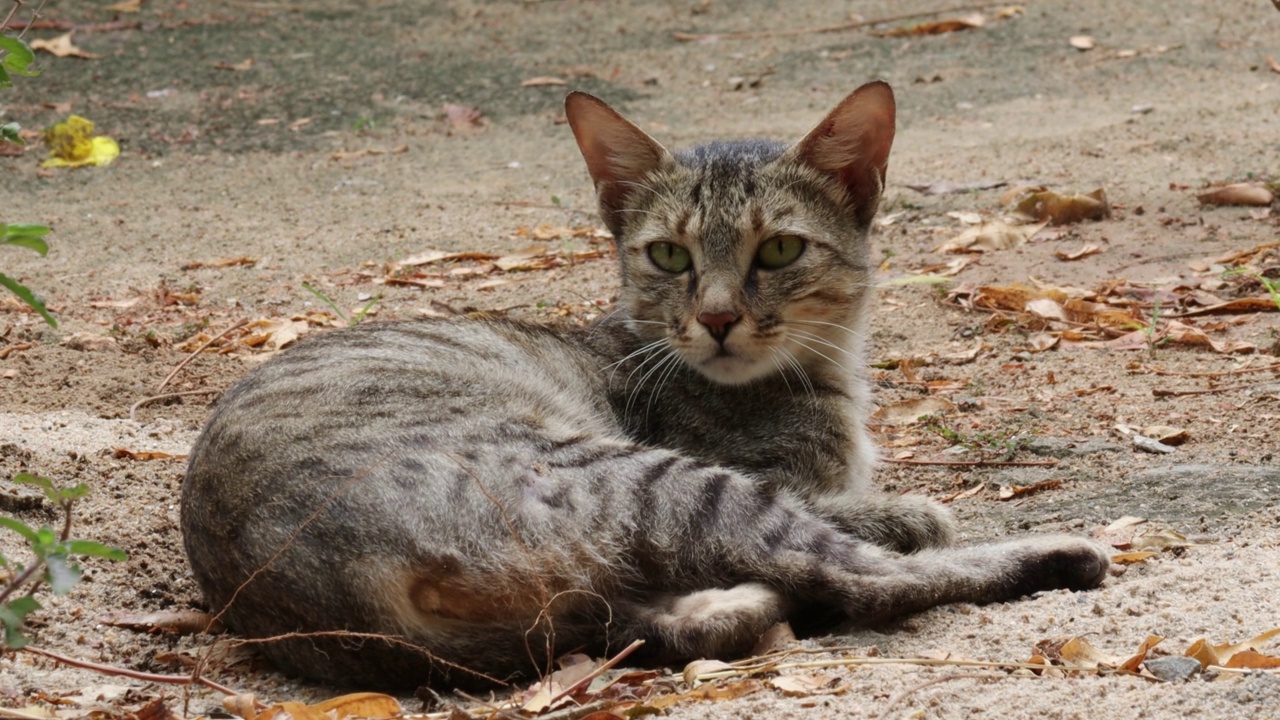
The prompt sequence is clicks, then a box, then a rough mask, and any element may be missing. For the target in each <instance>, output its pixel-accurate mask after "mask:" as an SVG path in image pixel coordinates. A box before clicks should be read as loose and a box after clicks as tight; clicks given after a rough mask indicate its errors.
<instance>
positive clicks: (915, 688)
mask: <svg viewBox="0 0 1280 720" xmlns="http://www.w3.org/2000/svg"><path fill="white" fill-rule="evenodd" d="M1005 677H1007V676H1005V675H992V674H984V673H956V674H953V675H943V676H942V677H936V678H933V679H932V680H926V681H924V682H922V683H919V684H917V685H912V686H911V687H909V688H907V689H906V690H903V691H902V692H900V693H898V694H897V695H894V696H893V697H892V698H890V699H889V702H888V703H887V704H886V705H885V706H884V710H883V711H881V713H880V715H879V716H878V717H877V720H886V719H887V718H888V717H889V713H891V712H893V709H894V708H895V707H897V706H898V704H899V703H901V702H902V701H903V700H905V699H907V697H909V696H911V695H913V694H915V693H917V692H919V691H921V690H924V689H925V688H927V687H930V686H933V685H941V684H942V683H944V682H951V681H952V680H964V679H966V678H982V679H991V680H1000V679H1003V678H1005Z"/></svg>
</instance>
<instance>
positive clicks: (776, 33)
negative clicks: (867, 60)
mask: <svg viewBox="0 0 1280 720" xmlns="http://www.w3.org/2000/svg"><path fill="white" fill-rule="evenodd" d="M1277 1H1278V2H1280V0H1277ZM1007 4H1008V3H1006V2H986V3H975V4H972V5H953V6H951V7H945V8H938V9H937V10H921V11H920V12H912V13H903V14H901V15H889V16H887V17H882V18H876V19H874V20H858V21H855V22H847V23H841V24H839V25H824V26H822V27H815V28H791V29H789V30H756V31H748V32H727V33H687V32H681V31H679V30H677V31H675V32H673V33H671V37H673V38H675V39H676V40H679V41H680V42H691V41H695V40H707V39H710V38H716V39H718V40H759V39H761V38H771V37H789V36H792V35H820V34H824V33H835V32H844V31H846V30H857V29H858V28H864V27H869V26H871V25H883V24H884V23H891V22H899V21H901V20H910V19H911V18H918V17H930V16H933V15H945V14H946V13H953V12H964V11H966V10H985V9H987V8H992V7H997V6H1000V5H1007Z"/></svg>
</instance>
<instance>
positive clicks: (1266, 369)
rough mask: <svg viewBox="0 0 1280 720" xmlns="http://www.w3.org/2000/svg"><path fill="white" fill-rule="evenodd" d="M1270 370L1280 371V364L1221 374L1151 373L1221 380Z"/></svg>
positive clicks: (1223, 371) (1159, 371) (1226, 371)
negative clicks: (1221, 378) (1230, 376)
mask: <svg viewBox="0 0 1280 720" xmlns="http://www.w3.org/2000/svg"><path fill="white" fill-rule="evenodd" d="M1268 370H1280V363H1276V364H1274V365H1263V366H1261V367H1252V368H1239V369H1237V370H1222V371H1220V372H1177V371H1174V370H1161V369H1159V368H1155V369H1153V370H1152V371H1151V372H1152V373H1154V374H1156V375H1172V376H1176V377H1206V378H1219V377H1226V376H1227V375H1247V374H1248V373H1256V372H1267V371H1268Z"/></svg>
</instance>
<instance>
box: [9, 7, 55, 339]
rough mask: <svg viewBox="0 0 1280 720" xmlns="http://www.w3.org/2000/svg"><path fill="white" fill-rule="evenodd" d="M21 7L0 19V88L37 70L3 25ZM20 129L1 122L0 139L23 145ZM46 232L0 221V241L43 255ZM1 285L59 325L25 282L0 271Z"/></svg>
mask: <svg viewBox="0 0 1280 720" xmlns="http://www.w3.org/2000/svg"><path fill="white" fill-rule="evenodd" d="M41 6H42V7H43V3H41ZM20 7H22V3H20V2H19V3H15V4H14V6H13V7H12V8H10V10H9V12H8V14H7V15H5V17H4V19H3V20H0V88H9V87H13V77H12V76H14V75H21V76H24V77H31V76H33V75H38V74H39V73H38V72H37V71H36V70H34V69H33V68H32V67H31V63H32V62H34V61H35V59H36V55H35V53H34V52H32V51H31V47H30V46H28V45H27V43H26V42H24V41H23V40H22V36H21V35H18V36H12V35H5V34H4V30H5V28H6V27H8V25H9V23H10V22H11V21H12V20H13V17H14V15H16V14H17V12H18V9H19V8H20ZM39 12H40V11H39V9H38V8H37V9H36V11H35V12H34V13H33V14H32V15H33V19H34V16H37V15H39ZM29 26H30V25H28V27H29ZM24 32H25V31H24ZM21 129H22V128H21V127H20V126H19V125H18V123H15V122H9V123H5V124H3V125H0V142H11V143H17V144H19V145H24V144H25V143H24V142H23V140H22V136H21V135H19V134H18V132H19V131H20V130H21ZM48 233H49V228H47V227H45V226H44V225H31V224H28V223H15V224H12V225H5V224H3V223H0V245H20V246H22V247H26V248H31V249H32V250H35V251H36V252H38V253H40V254H41V255H44V254H45V253H47V252H49V246H48V245H46V244H45V241H44V236H45V235H47V234H48ZM0 286H3V287H5V288H8V290H9V292H11V293H13V294H14V295H17V296H18V299H19V300H21V301H22V302H24V303H26V304H27V305H28V306H30V307H31V309H33V310H35V311H36V312H38V313H40V317H42V318H44V321H45V322H47V323H49V324H50V325H51V326H53V327H58V321H56V320H54V319H53V316H52V315H50V314H49V311H48V310H47V309H45V306H44V303H43V302H41V300H40V298H38V297H36V295H35V293H33V292H31V290H30V289H29V288H28V287H27V286H26V285H23V284H22V283H20V282H18V281H17V280H14V279H13V278H11V277H9V276H8V275H5V274H4V273H2V272H0Z"/></svg>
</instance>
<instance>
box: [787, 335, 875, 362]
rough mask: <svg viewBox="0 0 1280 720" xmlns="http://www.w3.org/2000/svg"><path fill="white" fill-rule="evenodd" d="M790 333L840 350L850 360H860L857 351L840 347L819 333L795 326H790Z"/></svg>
mask: <svg viewBox="0 0 1280 720" xmlns="http://www.w3.org/2000/svg"><path fill="white" fill-rule="evenodd" d="M791 334H792V335H794V336H798V337H802V338H804V339H806V340H812V341H814V342H816V343H819V344H821V345H826V346H827V347H829V348H831V349H832V350H838V351H840V352H842V353H844V354H845V355H847V356H849V359H850V360H860V359H861V358H860V356H859V355H858V354H857V353H855V352H853V351H851V350H849V349H848V348H843V347H840V346H839V345H837V344H835V343H833V342H831V341H830V340H828V339H826V338H824V337H822V336H821V335H815V334H813V333H811V332H805V331H804V330H797V329H795V328H792V329H791Z"/></svg>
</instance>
